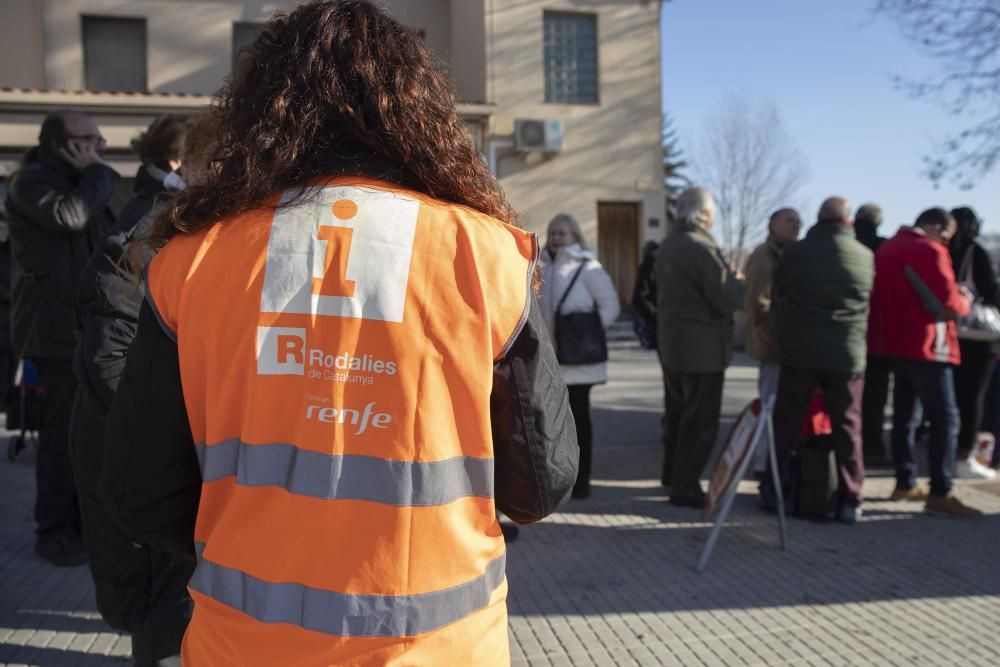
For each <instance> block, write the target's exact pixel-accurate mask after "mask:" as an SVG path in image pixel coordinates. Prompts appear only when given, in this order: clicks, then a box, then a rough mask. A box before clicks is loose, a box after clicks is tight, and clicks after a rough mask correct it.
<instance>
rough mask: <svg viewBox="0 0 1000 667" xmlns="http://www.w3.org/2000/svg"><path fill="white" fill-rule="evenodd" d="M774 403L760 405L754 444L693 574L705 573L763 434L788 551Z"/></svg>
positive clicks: (784, 547)
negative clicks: (773, 416) (773, 415)
mask: <svg viewBox="0 0 1000 667" xmlns="http://www.w3.org/2000/svg"><path fill="white" fill-rule="evenodd" d="M774 401H775V397H774V396H770V397H768V399H767V402H766V403H763V402H762V404H761V414H760V421H758V422H757V428H756V429H755V430H754V434H753V442H752V444H751V445H750V450H749V451H748V452H747V454H746V455H745V456H744V457H743V460H742V461H741V462H740V466H739V468H738V469H737V471H736V483H735V484H732V485H731V486H730V488H729V490H728V491H727V493H726V495H725V497H724V498H723V500H722V505H721V506H720V508H719V511H718V512H717V513H716V515H715V524H714V525H713V526H712V531H711V532H710V533H709V534H708V541H706V542H705V547H704V548H703V549H702V552H701V557H700V558H699V559H698V564H697V565H696V566H695V570H697V571H698V572H704V571H705V568H706V567H708V559H709V558H711V556H712V551H713V550H714V549H715V544H716V542H718V541H719V533H721V532H722V526H723V525H725V523H726V518H727V517H728V516H729V511H730V510H731V509H732V507H733V502H734V501H735V500H736V493H737V491H738V490H739V486H740V485H739V482H740V481H741V480H742V479H743V478H744V476H745V475H746V472H747V468H748V467H749V465H750V462H751V461H753V459H754V454H755V453H756V452H757V448H758V447H760V444H761V440H762V438H763V437H764V435H765V434H766V436H767V449H768V457H769V460H770V464H771V465H770V468H771V481H772V482H774V492H775V496H776V497H777V501H778V532H779V534H780V536H781V550H782V551H787V550H788V533H787V530H786V526H785V499H784V496H783V495H782V489H781V478H780V476H779V475H778V453H777V450H776V449H775V445H774V422H773V421H772V419H771V416H772V413H773V412H774Z"/></svg>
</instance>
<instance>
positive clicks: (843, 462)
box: [633, 188, 1000, 524]
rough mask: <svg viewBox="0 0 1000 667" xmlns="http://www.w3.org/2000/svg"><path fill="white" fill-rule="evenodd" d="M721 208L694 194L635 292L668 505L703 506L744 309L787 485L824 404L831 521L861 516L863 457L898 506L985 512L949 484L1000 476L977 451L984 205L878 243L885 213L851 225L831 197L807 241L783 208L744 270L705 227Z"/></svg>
mask: <svg viewBox="0 0 1000 667" xmlns="http://www.w3.org/2000/svg"><path fill="white" fill-rule="evenodd" d="M715 215H716V213H715V204H714V201H713V198H712V196H711V193H709V192H708V191H707V190H704V189H701V188H693V189H690V190H688V191H687V192H685V193H683V194H682V195H681V197H680V199H679V201H678V205H677V222H676V225H675V227H674V229H673V230H672V231H671V232H670V233H669V234H668V236H667V238H666V239H665V240H664V241H663V242H662V244H660V247H659V248H658V249H653V248H647V252H646V258H645V260H644V262H643V265H642V267H641V270H640V276H639V280H638V281H637V284H636V287H635V292H634V297H633V303H634V305H635V307H636V313H637V321H638V325H637V330H638V332H639V334H640V338H641V339H642V340H643V341H644V342H645V344H647V345H649V346H655V347H656V348H657V349H658V352H659V356H660V361H661V363H662V366H663V376H664V390H665V411H666V414H665V428H664V435H663V439H664V464H663V477H662V482H663V485H664V486H665V487H668V489H669V494H670V502H671V503H673V504H676V505H682V506H691V507H699V508H700V507H702V506H703V505H704V492H703V490H702V488H701V485H700V482H699V477H700V475H701V473H702V471H703V468H704V466H705V464H706V462H707V460H708V458H709V456H710V454H711V452H712V449H713V447H714V444H715V440H716V436H717V434H718V425H719V416H720V408H721V399H722V386H723V375H724V372H725V370H726V368H727V367H728V366H729V364H730V362H731V358H732V346H733V322H734V313H735V312H736V311H737V310H739V309H742V310H744V312H745V316H746V319H745V349H746V352H747V353H748V354H749V355H750V356H751V357H753V358H754V359H756V360H757V361H758V362H759V363H760V372H759V380H758V388H759V393H760V396H761V399H762V402H764V403H765V404H767V403H768V401H769V400H773V405H774V410H773V424H774V439H775V445H776V448H777V452H778V466H779V471H781V473H782V476H783V479H784V477H785V476H786V475H787V474H788V472H789V470H788V460H789V457H790V455H791V454H792V453H793V452H794V451H795V448H796V446H797V445H798V444H799V441H800V438H801V436H802V431H803V421H804V419H805V418H806V417H807V416H809V415H810V411H811V410H812V409H813V406H814V405H815V404H816V403H817V402H819V403H818V404H819V405H821V406H822V410H823V412H824V413H825V415H826V416H827V418H828V421H829V427H828V430H829V431H830V432H829V434H828V440H827V441H828V443H829V446H831V447H832V449H833V451H834V453H835V458H836V470H837V480H838V488H837V502H836V506H835V508H834V509H833V510H832V512H831V513H830V514H831V516H830V518H836V519H837V520H839V521H841V522H844V523H848V524H851V523H854V522H855V521H857V519H858V518H859V517H860V516H861V513H862V510H861V506H862V501H863V497H862V484H863V482H864V478H865V465H866V463H867V464H868V465H869V466H872V465H887V464H889V465H892V466H894V467H895V470H896V487H895V490H894V491H893V493H892V498H893V499H894V500H908V501H921V502H924V503H925V506H926V509H927V511H930V512H938V513H943V514H951V515H961V516H976V515H979V514H980V512H979V511H978V510H976V509H975V508H972V507H970V506H968V505H967V504H965V503H963V502H962V501H961V500H960V499H959V498H958V497H957V496H956V495H955V494H954V493H953V491H952V480H953V479H955V478H961V479H993V478H995V477H996V471H995V470H994V469H993V468H991V467H990V466H989V465H984V464H983V463H980V462H979V461H978V460H977V459H976V457H975V456H974V455H973V453H974V450H975V447H976V441H977V435H978V434H979V432H980V429H981V428H982V427H983V424H984V403H985V401H986V395H987V390H988V389H989V387H990V383H991V379H992V378H994V377H995V372H996V368H997V345H996V343H997V341H998V340H1000V329H998V328H997V327H996V326H991V324H990V322H988V321H987V322H984V321H982V320H983V319H987V320H988V319H989V318H982V317H979V316H978V315H977V314H975V313H973V312H972V311H973V310H974V309H977V310H979V309H986V310H987V312H986V314H987V315H989V312H988V311H989V310H990V309H992V307H993V306H995V305H996V304H997V299H998V297H1000V292H998V283H997V279H996V276H995V274H994V270H993V267H992V263H991V262H990V259H989V256H988V254H987V252H986V251H985V250H984V248H983V247H982V246H981V245H980V244H979V243H978V242H977V241H976V238H977V236H978V234H979V228H980V221H979V220H978V218H977V216H976V214H975V212H974V211H972V209H970V208H968V207H960V208H956V209H953V210H952V211H950V212H949V211H947V210H945V209H942V208H931V209H928V210H926V211H924V212H923V213H921V214H920V215H919V216H918V217H917V219H916V220H915V221H914V223H913V225H912V226H907V227H903V228H902V229H900V230H899V232H898V233H897V234H896V235H895V236H894V237H893V238H891V239H883V238H882V237H880V236H879V235H878V228H879V226H880V225H881V224H882V212H881V209H880V208H879V207H878V206H877V205H875V204H865V205H863V206H861V207H860V208H859V209H858V210H857V212H856V213H855V214H854V215H853V217H852V215H851V207H850V203H849V202H848V201H847V200H846V199H845V198H843V197H831V198H830V199H828V200H826V201H825V202H823V205H822V206H821V207H820V210H819V214H818V216H817V220H816V223H815V225H813V226H812V227H811V228H810V229H809V231H808V232H807V234H806V236H805V238H804V239H802V240H798V237H799V232H800V229H801V227H802V220H801V217H800V215H799V213H798V212H797V211H795V210H794V209H791V208H783V209H780V210H778V211H775V212H774V213H773V214H772V215H771V217H770V220H769V224H768V237H767V239H766V241H765V242H764V243H762V244H761V245H760V246H759V247H758V248H756V249H755V250H754V252H753V254H752V255H751V256H750V258H749V261H748V262H747V264H746V267H745V275H744V271H740V270H739V269H738V268H737V267H735V266H733V265H731V264H730V263H729V262H728V261H727V260H726V258H725V257H724V255H723V253H722V252H721V250H720V248H719V247H718V245H717V244H716V241H715V239H714V238H713V237H712V235H711V234H710V233H709V230H710V229H711V227H712V225H713V223H714V221H715ZM980 312H981V310H980ZM994 325H995V323H994ZM890 378H892V379H893V381H892V382H891V384H892V387H893V397H892V399H893V402H892V431H891V436H890V438H889V442H890V443H891V447H890V448H889V452H890V454H887V451H886V445H885V438H884V433H883V424H884V420H885V409H886V403H887V400H888V391H889V386H890ZM920 438H926V441H927V448H928V461H927V463H928V468H929V474H930V487H929V488H925V487H923V486H921V485H920V484H918V482H917V461H916V458H915V445H916V443H917V441H918V439H920ZM995 462H996V459H995V458H994V461H993V464H994V465H995ZM767 484H768V478H767V477H766V476H765V481H764V485H765V486H766V485H767Z"/></svg>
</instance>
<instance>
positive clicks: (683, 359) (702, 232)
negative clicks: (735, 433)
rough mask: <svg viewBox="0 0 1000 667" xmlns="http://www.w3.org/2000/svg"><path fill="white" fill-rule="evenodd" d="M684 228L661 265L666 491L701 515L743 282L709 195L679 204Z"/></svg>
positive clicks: (699, 193)
mask: <svg viewBox="0 0 1000 667" xmlns="http://www.w3.org/2000/svg"><path fill="white" fill-rule="evenodd" d="M677 216H678V224H676V225H675V226H674V229H673V231H671V232H670V235H669V236H667V238H666V239H664V241H663V243H662V244H661V245H660V252H659V255H658V257H657V259H656V284H657V297H658V303H657V309H656V313H657V319H658V326H657V334H658V336H659V345H660V348H659V349H660V361H661V362H662V364H663V378H664V385H665V401H664V403H665V407H666V413H667V416H666V429H665V433H664V458H663V477H662V481H663V485H664V486H669V487H670V502H671V504H673V505H680V506H683V507H695V508H699V509H700V508H702V507H704V505H705V494H704V491H702V489H701V484H700V481H699V480H700V478H701V473H702V470H703V468H704V467H705V464H706V463H707V462H708V458H709V456H711V454H712V448H713V447H714V446H715V438H716V435H718V432H719V412H720V411H721V409H722V388H723V384H724V381H725V372H726V368H727V367H728V366H729V362H730V361H731V360H732V354H733V312H734V311H736V309H737V308H739V306H740V304H741V303H742V301H743V277H742V275H740V274H739V272H736V271H733V270H732V268H731V267H730V266H729V263H728V262H727V261H726V260H725V258H724V257H723V256H722V253H721V252H720V250H719V246H718V245H717V244H716V243H715V239H713V238H712V235H711V234H710V233H709V231H708V230H709V229H710V228H711V227H712V225H713V224H714V222H715V202H714V200H713V199H712V195H711V194H709V192H708V191H707V190H704V189H702V188H691V189H690V190H687V191H686V192H684V193H683V194H682V195H681V196H680V198H679V199H678V201H677Z"/></svg>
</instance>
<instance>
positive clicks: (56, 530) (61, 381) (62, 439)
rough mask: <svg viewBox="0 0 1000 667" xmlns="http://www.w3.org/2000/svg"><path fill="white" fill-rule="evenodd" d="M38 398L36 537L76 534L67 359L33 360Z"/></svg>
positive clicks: (72, 383) (72, 390)
mask: <svg viewBox="0 0 1000 667" xmlns="http://www.w3.org/2000/svg"><path fill="white" fill-rule="evenodd" d="M35 364H36V366H37V367H38V383H39V384H40V385H41V387H42V388H43V389H44V391H45V394H44V395H43V396H42V398H41V406H42V410H41V424H40V425H39V431H38V459H37V461H36V463H35V479H36V484H37V488H36V492H35V522H36V523H37V524H38V526H37V528H36V532H37V533H38V536H39V537H48V536H53V535H60V534H65V533H72V534H75V535H76V536H79V535H80V506H79V504H78V502H77V497H76V484H75V483H74V481H73V468H72V466H71V465H70V460H69V443H68V440H69V423H70V416H71V413H72V411H73V398H74V396H75V395H76V376H75V375H74V374H73V362H71V361H70V360H69V359H36V360H35Z"/></svg>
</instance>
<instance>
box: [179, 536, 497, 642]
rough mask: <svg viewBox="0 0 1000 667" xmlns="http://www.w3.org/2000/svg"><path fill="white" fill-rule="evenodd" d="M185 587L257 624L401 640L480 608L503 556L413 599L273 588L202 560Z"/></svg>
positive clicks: (286, 586) (198, 547)
mask: <svg viewBox="0 0 1000 667" xmlns="http://www.w3.org/2000/svg"><path fill="white" fill-rule="evenodd" d="M195 548H196V550H197V552H198V567H197V569H196V570H195V572H194V576H193V577H192V578H191V584H190V585H191V588H192V589H193V590H195V591H198V592H199V593H201V594H202V595H206V596H208V597H210V598H212V599H213V600H215V601H217V602H220V603H222V604H224V605H226V606H227V607H232V608H233V609H236V610H237V611H241V612H243V613H244V614H246V615H247V616H250V617H251V618H254V619H256V620H258V621H260V622H261V623H290V624H292V625H297V626H299V627H301V628H305V629H306V630H314V631H316V632H324V633H326V634H330V635H336V636H338V637H405V636H410V635H418V634H421V633H424V632H430V631H431V630H436V629H438V628H441V627H444V626H446V625H448V624H449V623H454V622H455V621H460V620H462V619H463V618H465V617H466V616H468V615H470V614H472V613H474V612H476V611H479V610H480V609H484V608H485V607H487V606H488V605H489V603H490V597H491V596H492V595H493V591H495V590H496V588H497V587H498V586H499V585H500V584H501V583H503V580H504V572H505V565H506V563H505V560H506V556H503V555H501V556H500V557H498V558H496V559H494V560H492V561H490V564H489V565H487V566H486V572H485V573H484V574H483V575H482V576H479V577H476V578H475V579H473V580H472V581H468V582H466V583H464V584H459V585H458V586H453V587H451V588H445V589H443V590H440V591H434V592H431V593H420V594H417V595H355V594H347V593H334V592H333V591H325V590H320V589H318V588H310V587H308V586H303V585H301V584H289V583H285V584H273V583H269V582H266V581H262V580H260V579H258V578H257V577H254V576H251V575H249V574H246V573H244V572H240V571H239V570H234V569H232V568H228V567H223V566H221V565H218V564H216V563H213V562H211V561H209V560H205V559H204V558H203V557H202V551H203V550H204V548H205V545H204V544H200V543H199V544H195Z"/></svg>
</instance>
